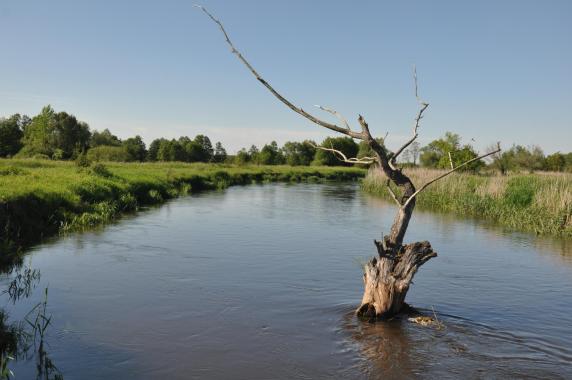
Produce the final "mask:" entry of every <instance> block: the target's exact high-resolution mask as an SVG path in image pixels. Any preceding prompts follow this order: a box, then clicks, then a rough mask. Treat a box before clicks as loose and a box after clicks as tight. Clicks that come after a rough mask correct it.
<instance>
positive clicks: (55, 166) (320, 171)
mask: <svg viewBox="0 0 572 380" xmlns="http://www.w3.org/2000/svg"><path fill="white" fill-rule="evenodd" d="M365 173H366V172H365V171H364V170H363V169H358V168H344V167H313V166H312V167H302V166H299V167H293V166H231V165H222V164H201V163H196V164H185V163H103V164H102V163H95V164H92V165H87V166H86V165H76V164H75V163H73V162H57V161H49V160H15V159H0V264H1V261H3V260H4V261H12V260H13V257H15V256H16V255H14V254H13V253H14V252H17V251H18V250H20V249H21V248H23V247H27V246H29V245H31V244H33V243H35V242H37V241H39V240H40V239H41V238H42V237H46V236H50V235H54V234H57V233H58V232H67V231H75V230H81V229H86V228H91V227H93V226H96V225H100V224H104V223H108V222H110V221H111V220H113V219H115V218H116V217H117V216H118V215H119V214H121V213H124V212H129V211H135V210H137V209H138V208H139V207H140V206H144V205H152V204H158V203H161V202H164V201H165V200H167V199H170V198H173V197H176V196H179V195H184V194H189V193H194V192H197V191H202V190H211V189H213V190H216V189H224V188H227V187H229V186H232V185H246V184H250V183H268V182H276V181H282V182H302V181H324V180H337V181H341V180H355V179H357V178H361V177H363V176H365Z"/></svg>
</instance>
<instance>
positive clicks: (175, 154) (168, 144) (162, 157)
mask: <svg viewBox="0 0 572 380" xmlns="http://www.w3.org/2000/svg"><path fill="white" fill-rule="evenodd" d="M186 157H187V155H186V152H185V149H184V148H183V146H182V145H181V144H180V143H179V142H178V141H177V140H175V139H173V140H170V141H169V140H163V141H161V143H160V144H159V150H158V151H157V161H186V160H185V159H186Z"/></svg>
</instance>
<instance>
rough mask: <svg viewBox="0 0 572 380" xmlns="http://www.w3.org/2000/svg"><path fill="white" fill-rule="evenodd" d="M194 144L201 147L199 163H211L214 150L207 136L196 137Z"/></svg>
mask: <svg viewBox="0 0 572 380" xmlns="http://www.w3.org/2000/svg"><path fill="white" fill-rule="evenodd" d="M194 142H195V143H197V144H199V146H200V147H201V155H200V157H199V159H198V160H197V161H200V162H209V161H211V160H212V159H213V156H214V149H213V144H212V143H211V140H210V139H209V138H208V137H207V136H205V135H197V136H195V139H194Z"/></svg>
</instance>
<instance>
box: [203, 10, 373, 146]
mask: <svg viewBox="0 0 572 380" xmlns="http://www.w3.org/2000/svg"><path fill="white" fill-rule="evenodd" d="M194 6H195V7H197V8H199V9H201V10H202V11H203V12H204V13H205V14H206V15H207V16H209V18H210V19H211V20H212V21H213V22H215V23H216V24H217V25H218V26H219V28H220V30H221V32H222V33H223V34H224V38H225V40H226V43H227V44H228V45H229V46H230V49H231V51H232V53H233V54H235V55H236V56H237V57H238V59H239V60H240V61H241V62H242V63H243V64H244V65H245V66H246V67H247V68H248V70H250V72H251V73H252V74H253V75H254V76H255V77H256V79H257V80H258V81H259V82H260V83H262V84H263V85H264V87H266V88H267V89H268V91H270V92H271V93H272V95H274V96H275V97H276V98H278V100H280V101H281V102H282V103H284V104H285V105H286V106H287V107H288V108H290V109H291V110H292V111H294V112H296V113H298V114H300V115H302V116H304V117H305V118H306V119H308V120H310V121H311V122H313V123H315V124H318V125H320V126H322V127H325V128H328V129H331V130H332V131H336V132H339V133H342V134H344V135H347V136H350V137H352V138H355V139H359V140H365V139H366V136H365V135H364V134H363V133H360V132H354V131H352V130H349V129H346V128H343V127H340V126H338V125H336V124H331V123H328V122H326V121H323V120H320V119H318V118H317V117H315V116H314V115H311V114H309V113H308V112H306V111H304V110H303V109H302V108H300V107H297V106H295V105H294V104H293V103H292V102H290V101H289V100H288V99H286V98H285V97H283V96H282V95H281V94H280V93H278V91H276V90H275V89H274V88H273V87H272V86H271V85H270V84H269V83H268V82H267V81H266V80H265V79H264V78H262V77H261V76H260V75H259V74H258V72H257V71H256V70H255V69H254V67H252V65H251V64H250V63H249V62H248V61H247V60H246V59H245V58H244V57H243V56H242V54H241V53H240V51H238V50H237V49H236V48H235V47H234V45H233V43H232V41H231V40H230V38H229V36H228V34H227V32H226V30H225V29H224V26H223V25H222V23H221V22H220V21H219V20H217V19H216V18H214V16H213V15H212V14H210V12H209V11H207V10H206V8H205V7H203V6H201V5H196V4H195V5H194Z"/></svg>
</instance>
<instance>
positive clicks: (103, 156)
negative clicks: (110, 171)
mask: <svg viewBox="0 0 572 380" xmlns="http://www.w3.org/2000/svg"><path fill="white" fill-rule="evenodd" d="M87 158H88V159H89V160H91V161H114V162H126V161H129V154H128V153H127V151H126V150H125V147H121V146H109V145H100V146H97V147H95V148H91V149H90V150H88V151H87Z"/></svg>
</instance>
